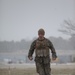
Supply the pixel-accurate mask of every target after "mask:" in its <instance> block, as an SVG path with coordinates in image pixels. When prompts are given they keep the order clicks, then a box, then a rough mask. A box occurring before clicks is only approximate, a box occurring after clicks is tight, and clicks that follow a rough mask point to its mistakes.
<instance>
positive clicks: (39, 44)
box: [28, 29, 57, 75]
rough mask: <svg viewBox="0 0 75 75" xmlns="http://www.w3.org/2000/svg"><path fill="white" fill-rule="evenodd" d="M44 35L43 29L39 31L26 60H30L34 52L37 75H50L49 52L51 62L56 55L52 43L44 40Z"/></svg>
mask: <svg viewBox="0 0 75 75" xmlns="http://www.w3.org/2000/svg"><path fill="white" fill-rule="evenodd" d="M44 35H45V31H44V29H39V30H38V38H37V39H36V40H34V41H33V42H32V44H31V46H30V49H29V53H28V58H29V59H30V60H32V59H33V57H32V55H33V53H34V51H35V64H36V70H37V73H38V74H39V75H51V68H50V60H51V59H50V50H51V53H52V60H56V58H57V55H56V52H55V48H54V46H53V44H52V42H51V41H50V40H49V39H47V38H45V37H44Z"/></svg>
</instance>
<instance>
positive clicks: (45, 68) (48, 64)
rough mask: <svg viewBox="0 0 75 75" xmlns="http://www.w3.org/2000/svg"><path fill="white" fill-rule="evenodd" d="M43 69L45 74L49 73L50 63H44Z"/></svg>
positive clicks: (48, 74) (49, 74)
mask: <svg viewBox="0 0 75 75" xmlns="http://www.w3.org/2000/svg"><path fill="white" fill-rule="evenodd" d="M44 70H45V74H46V75H51V68H50V63H47V64H44Z"/></svg>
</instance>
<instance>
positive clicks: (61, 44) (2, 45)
mask: <svg viewBox="0 0 75 75" xmlns="http://www.w3.org/2000/svg"><path fill="white" fill-rule="evenodd" d="M48 39H49V40H51V42H52V43H53V45H54V47H55V49H57V50H74V49H75V36H72V37H71V38H69V39H68V40H66V39H63V38H62V37H58V38H56V37H49V38H48ZM33 40H34V39H33ZM33 40H31V41H26V40H25V39H22V40H21V41H16V42H15V41H0V52H13V51H17V50H28V49H29V47H30V45H31V42H32V41H33Z"/></svg>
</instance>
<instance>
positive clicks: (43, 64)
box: [35, 57, 51, 75]
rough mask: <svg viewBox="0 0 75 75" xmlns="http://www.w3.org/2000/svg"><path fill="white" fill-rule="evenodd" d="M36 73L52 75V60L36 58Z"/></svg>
mask: <svg viewBox="0 0 75 75" xmlns="http://www.w3.org/2000/svg"><path fill="white" fill-rule="evenodd" d="M35 64H36V71H37V73H39V75H51V68H50V58H49V57H36V58H35Z"/></svg>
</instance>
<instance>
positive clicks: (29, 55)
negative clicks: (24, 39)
mask: <svg viewBox="0 0 75 75" xmlns="http://www.w3.org/2000/svg"><path fill="white" fill-rule="evenodd" d="M35 42H36V41H33V42H32V44H31V46H30V49H29V52H28V58H29V57H32V55H33V53H34V49H35Z"/></svg>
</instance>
